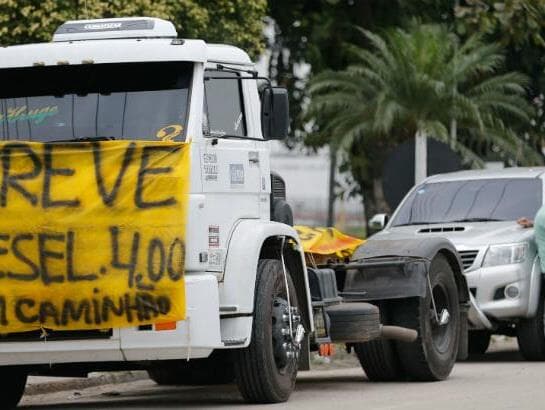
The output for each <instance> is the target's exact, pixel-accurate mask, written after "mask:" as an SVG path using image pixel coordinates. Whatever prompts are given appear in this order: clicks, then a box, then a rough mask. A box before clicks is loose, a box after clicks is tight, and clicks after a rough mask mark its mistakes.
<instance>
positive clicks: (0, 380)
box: [0, 368, 27, 410]
mask: <svg viewBox="0 0 545 410" xmlns="http://www.w3.org/2000/svg"><path fill="white" fill-rule="evenodd" d="M26 379H27V375H26V373H24V372H20V371H17V370H13V369H9V368H6V369H4V371H3V372H2V373H1V374H0V384H1V386H2V400H1V403H0V408H2V410H12V409H15V408H16V407H17V404H19V402H20V401H21V398H22V397H23V393H24V392H25V386H26Z"/></svg>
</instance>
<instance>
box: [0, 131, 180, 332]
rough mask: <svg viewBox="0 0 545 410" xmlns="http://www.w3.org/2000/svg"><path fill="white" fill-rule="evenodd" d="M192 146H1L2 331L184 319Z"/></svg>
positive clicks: (103, 143) (107, 143) (126, 143)
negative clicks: (190, 150)
mask: <svg viewBox="0 0 545 410" xmlns="http://www.w3.org/2000/svg"><path fill="white" fill-rule="evenodd" d="M189 156H190V153H189V144H184V143H174V142H152V141H149V142H147V141H138V142H131V141H96V142H73V143H54V144H41V143H30V142H14V141H12V142H2V143H0V164H1V170H0V171H1V174H0V333H8V332H15V331H26V330H35V329H39V328H47V329H59V330H76V329H104V328H111V327H123V326H138V325H141V324H151V323H161V322H167V321H177V320H182V319H184V317H185V288H184V262H185V224H186V213H187V206H188V188H189V160H190V158H189Z"/></svg>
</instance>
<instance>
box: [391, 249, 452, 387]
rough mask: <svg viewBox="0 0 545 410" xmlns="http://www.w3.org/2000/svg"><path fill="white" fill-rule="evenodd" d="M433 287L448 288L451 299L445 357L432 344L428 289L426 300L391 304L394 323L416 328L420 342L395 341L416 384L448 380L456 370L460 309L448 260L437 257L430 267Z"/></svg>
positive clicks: (401, 360) (402, 363)
mask: <svg viewBox="0 0 545 410" xmlns="http://www.w3.org/2000/svg"><path fill="white" fill-rule="evenodd" d="M430 281H431V284H432V288H433V287H434V286H435V285H436V284H437V283H442V284H443V286H445V287H446V291H447V292H448V294H449V299H450V303H449V305H450V309H449V313H450V321H449V323H448V324H447V325H446V326H449V328H448V331H449V333H450V337H449V338H448V340H449V342H448V349H447V351H446V352H445V353H444V354H442V353H440V352H438V351H437V350H436V348H435V346H434V344H433V340H432V335H431V328H430V326H431V325H430V317H429V316H430V315H431V314H432V311H431V309H430V306H431V295H430V292H429V290H428V291H427V293H426V297H424V298H418V297H415V298H407V299H401V300H398V301H396V303H394V304H392V307H393V309H394V311H393V312H392V315H393V317H394V318H395V322H396V323H397V324H398V325H399V326H403V327H408V328H410V329H415V330H416V331H417V332H418V339H417V340H416V341H415V342H413V343H404V342H399V341H396V342H395V346H396V350H397V353H398V356H399V359H400V363H401V366H402V367H403V369H404V371H405V373H406V375H407V377H408V378H409V379H410V380H415V381H439V380H444V379H446V378H447V377H448V376H449V375H450V373H451V371H452V368H453V367H454V364H455V362H456V357H457V353H458V344H459V337H460V335H459V329H458V327H459V326H460V306H459V299H458V289H457V286H456V281H455V279H454V272H453V271H452V268H451V266H450V265H449V263H448V260H447V259H446V257H444V256H443V255H441V254H438V255H436V256H435V258H434V259H433V261H432V263H431V266H430Z"/></svg>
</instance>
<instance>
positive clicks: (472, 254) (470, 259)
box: [458, 250, 479, 270]
mask: <svg viewBox="0 0 545 410" xmlns="http://www.w3.org/2000/svg"><path fill="white" fill-rule="evenodd" d="M458 253H459V254H460V258H461V259H462V265H463V267H464V270H468V269H469V268H471V266H472V265H473V263H474V262H475V259H476V258H477V255H478V254H479V251H475V250H472V251H458Z"/></svg>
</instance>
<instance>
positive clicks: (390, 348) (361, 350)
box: [354, 339, 403, 382]
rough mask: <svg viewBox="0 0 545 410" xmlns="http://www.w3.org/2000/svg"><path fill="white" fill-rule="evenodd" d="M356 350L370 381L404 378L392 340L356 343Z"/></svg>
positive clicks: (389, 380) (388, 380)
mask: <svg viewBox="0 0 545 410" xmlns="http://www.w3.org/2000/svg"><path fill="white" fill-rule="evenodd" d="M354 351H355V352H356V356H358V360H359V362H360V365H361V367H362V369H363V371H364V372H365V374H366V375H367V378H368V379H369V380H370V381H373V382H391V381H398V380H401V379H403V372H402V370H401V367H400V366H399V359H398V358H397V354H396V352H395V347H394V344H393V342H392V341H391V340H384V339H377V340H371V341H370V342H365V343H355V344H354Z"/></svg>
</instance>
